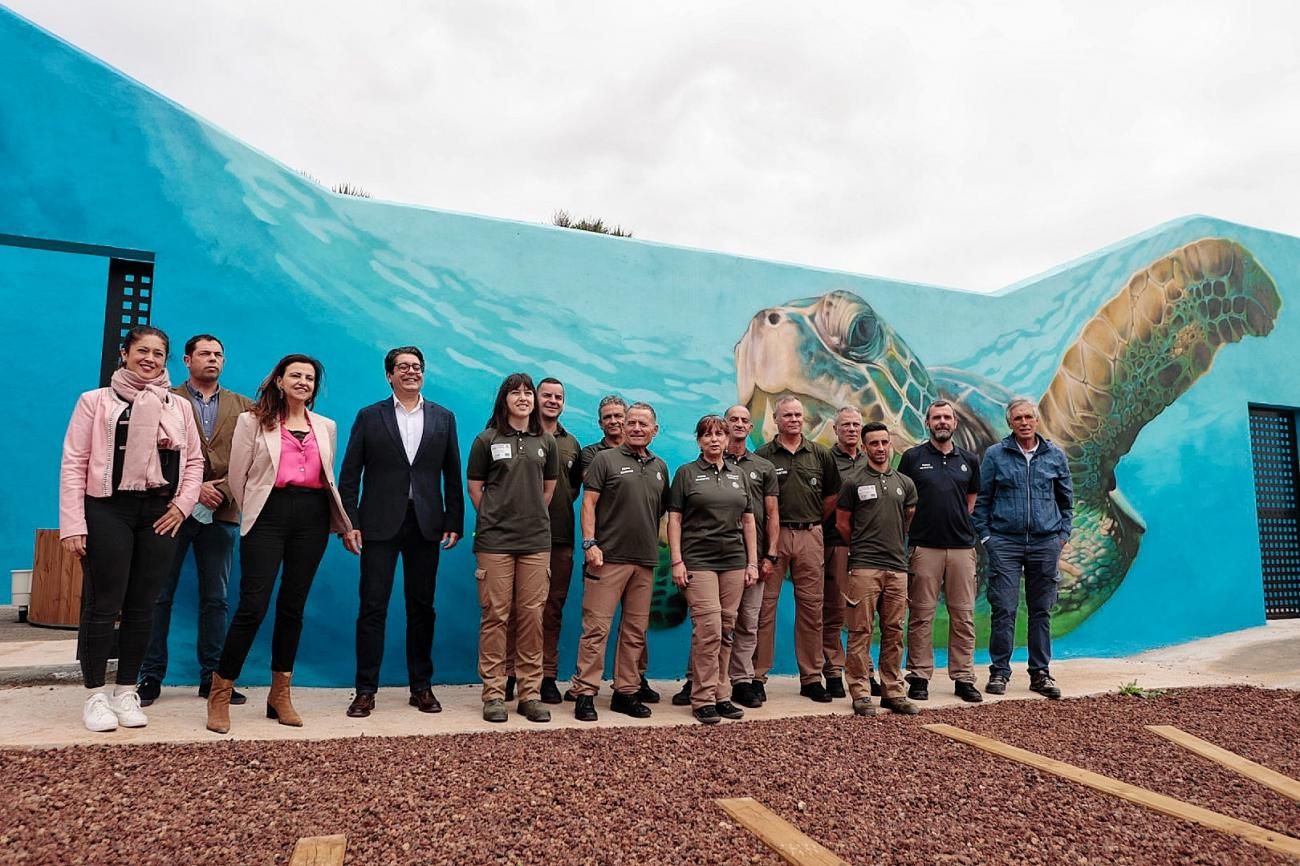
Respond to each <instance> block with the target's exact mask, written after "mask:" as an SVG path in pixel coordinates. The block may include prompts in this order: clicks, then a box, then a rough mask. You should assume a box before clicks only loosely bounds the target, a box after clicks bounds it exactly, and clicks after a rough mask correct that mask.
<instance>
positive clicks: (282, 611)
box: [217, 487, 330, 680]
mask: <svg viewBox="0 0 1300 866" xmlns="http://www.w3.org/2000/svg"><path fill="white" fill-rule="evenodd" d="M329 534H330V502H329V493H328V492H327V491H325V490H308V489H306V488H294V487H285V488H276V489H275V490H272V491H271V495H270V497H268V498H267V500H266V505H265V506H264V507H263V508H262V513H261V514H259V515H258V516H257V522H256V523H254V524H253V528H252V529H250V530H248V534H247V535H245V536H244V540H243V541H242V542H240V545H239V571H240V578H239V609H238V610H236V611H235V618H234V619H233V620H231V623H230V628H229V629H228V630H227V631H226V643H225V646H224V647H222V649H221V663H220V664H219V665H217V673H218V674H220V675H221V676H222V677H224V678H225V679H228V680H234V679H238V678H239V673H240V671H242V670H243V668H244V660H245V659H246V658H248V651H249V650H250V649H251V648H252V646H253V638H255V637H257V630H258V628H259V627H260V626H261V625H262V620H263V619H264V618H265V617H266V609H267V607H269V606H270V604H271V592H272V590H273V589H274V588H275V576H276V574H277V573H279V572H280V566H281V565H283V566H284V572H283V574H282V575H281V577H280V593H279V595H278V596H276V599H275V629H274V631H272V633H271V670H272V671H279V672H282V673H287V672H289V671H292V670H293V662H294V659H295V657H296V656H297V655H298V639H299V638H300V637H301V636H302V612H303V608H305V607H306V606H307V593H308V592H309V591H310V590H311V582H312V580H313V579H315V577H316V568H317V566H319V565H320V561H321V557H322V556H324V555H325V546H326V545H327V544H328V543H329Z"/></svg>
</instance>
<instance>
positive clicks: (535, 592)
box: [474, 550, 551, 703]
mask: <svg viewBox="0 0 1300 866" xmlns="http://www.w3.org/2000/svg"><path fill="white" fill-rule="evenodd" d="M476 556H477V557H478V568H477V569H476V570H475V571H474V576H475V577H476V578H478V601H479V608H480V609H481V611H482V615H481V618H480V620H479V631H478V675H479V679H481V680H482V681H483V702H484V703H487V702H488V701H492V700H502V699H504V698H505V696H506V625H507V623H508V622H509V621H510V611H511V608H513V609H514V612H515V622H516V625H515V628H516V635H517V637H516V640H517V646H516V654H517V656H518V658H517V660H516V664H515V675H516V676H517V677H518V678H519V687H518V692H517V694H518V697H519V700H520V701H531V700H536V699H537V698H538V697H539V696H540V694H541V691H540V690H541V686H542V606H543V605H544V604H546V590H547V587H548V586H549V585H550V582H551V577H550V570H551V569H550V561H551V553H550V551H549V550H542V551H539V552H537V553H479V554H476Z"/></svg>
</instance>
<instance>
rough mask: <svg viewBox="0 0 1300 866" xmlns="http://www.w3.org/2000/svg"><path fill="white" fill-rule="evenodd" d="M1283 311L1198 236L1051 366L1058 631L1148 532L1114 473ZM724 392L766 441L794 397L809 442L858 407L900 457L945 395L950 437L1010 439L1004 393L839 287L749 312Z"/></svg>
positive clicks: (1142, 274)
mask: <svg viewBox="0 0 1300 866" xmlns="http://www.w3.org/2000/svg"><path fill="white" fill-rule="evenodd" d="M1281 303H1282V301H1281V297H1280V296H1279V294H1278V291H1277V288H1276V286H1275V285H1274V283H1273V280H1272V278H1271V277H1270V276H1269V275H1268V273H1266V272H1265V271H1264V269H1263V268H1262V267H1261V266H1260V264H1259V263H1258V262H1257V261H1256V260H1255V258H1254V257H1253V256H1252V255H1251V254H1250V252H1249V251H1247V250H1246V249H1245V248H1243V247H1242V246H1241V245H1240V244H1237V243H1234V242H1232V241H1229V240H1223V239H1219V238H1205V239H1202V240H1199V241H1196V242H1195V243H1191V244H1188V245H1187V246H1184V247H1181V248H1180V249H1177V250H1174V251H1173V252H1171V253H1169V254H1167V255H1165V256H1162V257H1161V258H1159V259H1157V260H1156V261H1154V262H1152V263H1151V264H1149V265H1148V266H1146V267H1145V268H1143V269H1141V270H1139V271H1138V272H1137V273H1135V274H1133V275H1132V277H1130V278H1129V280H1128V282H1127V283H1125V284H1124V285H1123V286H1120V287H1119V288H1118V291H1117V292H1116V293H1115V294H1114V295H1113V296H1112V297H1111V298H1110V300H1108V301H1107V302H1106V303H1105V304H1103V305H1102V307H1101V309H1099V310H1097V312H1096V314H1095V315H1093V317H1092V318H1091V319H1090V320H1089V321H1088V322H1087V323H1086V324H1085V325H1084V326H1083V329H1082V331H1081V332H1080V333H1079V334H1078V335H1077V337H1076V339H1075V341H1074V343H1073V344H1072V345H1071V346H1070V347H1069V348H1068V349H1067V350H1066V351H1065V354H1064V355H1063V357H1061V358H1060V364H1059V366H1058V367H1057V369H1056V373H1055V375H1054V376H1053V378H1052V380H1051V383H1050V384H1049V385H1048V386H1047V390H1046V392H1045V393H1044V394H1042V395H1041V397H1040V398H1039V400H1038V412H1039V416H1040V417H1041V419H1042V420H1041V427H1040V432H1041V433H1042V435H1043V436H1044V437H1046V438H1048V439H1050V440H1052V441H1053V442H1055V443H1056V444H1057V445H1059V446H1060V447H1061V449H1062V450H1064V451H1065V453H1066V455H1067V456H1068V457H1069V460H1070V471H1071V474H1072V476H1073V479H1074V492H1075V517H1074V535H1073V537H1072V539H1071V541H1070V543H1069V544H1068V545H1066V547H1065V549H1064V550H1063V552H1062V555H1061V563H1060V566H1061V568H1060V573H1061V588H1060V600H1059V602H1058V606H1057V609H1056V612H1055V616H1054V618H1053V632H1054V633H1056V634H1058V635H1060V634H1064V633H1066V632H1069V631H1070V630H1071V629H1073V628H1074V627H1075V626H1077V625H1078V624H1079V623H1080V622H1082V621H1083V620H1084V619H1086V618H1087V617H1088V616H1089V615H1091V614H1092V613H1093V612H1094V611H1096V610H1097V609H1098V608H1099V607H1101V605H1102V604H1104V603H1105V602H1106V600H1107V599H1108V598H1110V596H1111V594H1112V593H1113V592H1114V591H1115V589H1116V588H1117V587H1118V586H1119V584H1120V582H1121V581H1123V579H1124V576H1125V574H1127V573H1128V570H1129V566H1130V565H1132V563H1133V560H1134V559H1135V558H1136V556H1137V553H1138V545H1139V541H1140V539H1141V536H1142V533H1143V532H1144V531H1145V528H1146V527H1145V525H1144V524H1143V522H1142V519H1141V517H1139V516H1138V515H1137V514H1136V513H1135V512H1134V511H1133V509H1132V508H1131V507H1130V506H1129V505H1128V503H1127V502H1126V501H1125V500H1124V497H1123V495H1122V493H1121V492H1120V491H1119V490H1117V489H1116V485H1115V466H1116V464H1118V462H1119V461H1120V460H1121V459H1122V458H1123V457H1124V455H1125V454H1127V453H1128V451H1129V449H1130V448H1131V447H1132V445H1133V442H1134V440H1135V439H1136V438H1137V436H1138V435H1139V434H1140V433H1141V431H1142V428H1143V427H1144V426H1146V424H1148V423H1149V422H1150V421H1151V420H1152V419H1153V418H1155V417H1156V416H1157V415H1159V414H1160V413H1161V412H1162V411H1164V409H1165V408H1166V407H1168V406H1169V405H1170V404H1171V403H1173V402H1174V401H1175V400H1177V399H1178V397H1179V396H1180V395H1182V394H1183V393H1184V392H1185V391H1186V390H1187V389H1188V388H1190V387H1191V386H1192V384H1193V383H1194V382H1195V381H1196V380H1197V379H1198V378H1200V377H1201V376H1202V375H1204V374H1205V373H1206V371H1208V370H1209V369H1210V366H1211V364H1213V362H1214V357H1215V354H1216V353H1217V352H1218V351H1219V349H1220V348H1221V347H1222V346H1224V345H1225V344H1227V343H1235V342H1237V341H1239V340H1241V339H1242V338H1243V337H1262V336H1265V335H1267V334H1268V333H1269V332H1270V331H1271V330H1272V328H1273V323H1274V321H1275V320H1276V319H1277V315H1278V312H1279V310H1280V308H1281ZM736 383H737V390H738V393H739V397H740V401H741V402H742V403H745V404H746V405H748V406H749V409H750V412H751V413H752V415H753V417H754V419H755V422H756V423H758V422H759V421H760V419H762V423H763V427H762V430H761V435H762V437H763V438H764V439H768V438H771V436H772V435H774V433H775V429H774V425H773V419H772V407H773V403H774V401H775V399H776V398H777V397H778V396H780V395H781V394H785V393H790V394H794V395H795V396H797V397H799V398H800V400H801V401H802V402H803V405H804V412H805V418H806V422H807V427H806V432H807V434H808V435H809V436H811V437H813V438H815V439H817V440H819V441H822V442H825V443H830V442H833V441H834V439H835V436H834V432H833V431H832V429H831V424H832V421H833V419H834V415H835V412H836V410H837V409H838V408H839V407H841V406H846V405H847V406H856V407H858V408H859V409H861V411H862V417H863V420H865V421H879V422H881V423H883V424H885V425H886V426H887V427H888V428H889V430H890V431H891V434H892V436H893V440H894V443H893V444H894V448H895V451H896V452H901V451H902V450H904V449H906V448H910V447H911V446H913V445H916V444H917V443H919V442H923V441H924V440H925V439H926V437H927V433H926V429H925V424H924V417H925V410H926V407H927V406H928V405H929V404H930V403H931V402H933V401H934V400H936V399H944V400H948V401H950V402H951V403H952V404H953V405H954V407H955V408H956V411H957V415H958V422H959V426H958V430H957V434H956V435H955V436H954V439H955V440H956V441H957V443H958V444H959V445H962V446H963V447H966V448H969V449H970V450H972V451H974V452H976V453H977V454H980V455H982V454H983V452H984V449H985V448H987V447H988V446H989V445H991V444H992V443H993V442H995V441H997V440H998V439H1000V438H1002V437H1003V436H1005V435H1006V434H1007V427H1006V422H1005V420H1004V419H1005V409H1006V405H1007V402H1008V400H1010V399H1011V397H1012V395H1013V392H1012V390H1010V389H1009V388H1008V387H1007V386H1008V385H1013V384H1014V383H998V382H992V381H989V380H987V379H985V378H983V377H982V376H980V375H979V374H977V373H975V372H973V371H969V370H958V369H953V368H949V367H939V366H926V364H925V363H924V359H922V358H918V357H917V355H916V354H915V353H914V352H913V351H912V349H911V348H910V347H909V346H908V344H907V343H906V341H904V339H903V337H902V335H901V334H899V333H898V331H896V330H895V329H894V328H893V327H892V326H891V325H890V324H889V323H888V322H886V321H884V320H883V319H881V318H880V316H879V315H877V313H876V312H875V310H873V309H872V307H871V305H870V304H868V303H867V302H866V301H865V300H863V299H862V298H860V297H858V296H857V295H855V294H852V293H850V292H845V291H835V292H830V293H829V294H825V295H822V296H821V297H816V298H805V299H802V300H794V301H790V302H788V303H786V304H783V305H781V306H779V307H770V308H768V309H765V310H761V311H759V312H758V313H757V314H756V315H755V316H754V317H753V319H751V320H750V323H749V327H748V329H747V330H746V331H745V333H744V335H743V336H742V337H741V338H740V342H739V343H737V344H736ZM755 435H759V433H758V431H756V434H755ZM981 573H982V570H981ZM981 580H982V577H981ZM984 618H985V619H987V613H985V617H984ZM981 625H983V626H984V627H983V628H981V629H980V630H981V632H982V633H983V632H985V631H986V628H987V626H986V623H983V624H981ZM935 633H936V636H937V635H938V634H939V633H940V630H939V629H936V630H935Z"/></svg>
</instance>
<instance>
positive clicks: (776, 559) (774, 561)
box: [763, 553, 781, 565]
mask: <svg viewBox="0 0 1300 866" xmlns="http://www.w3.org/2000/svg"><path fill="white" fill-rule="evenodd" d="M763 558H764V559H766V560H767V561H768V562H770V563H772V564H773V565H776V564H777V563H778V562H780V561H781V557H779V556H773V555H772V554H770V553H765V554H763Z"/></svg>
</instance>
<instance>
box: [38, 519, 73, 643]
mask: <svg viewBox="0 0 1300 866" xmlns="http://www.w3.org/2000/svg"><path fill="white" fill-rule="evenodd" d="M81 581H82V573H81V560H80V559H78V558H77V557H75V556H73V555H72V554H70V553H66V552H65V551H64V550H63V546H62V545H61V544H59V531H58V530H57V529H38V530H36V552H35V554H34V555H33V557H32V600H31V603H30V604H29V605H28V608H27V620H28V622H30V623H32V624H33V625H45V626H55V627H59V628H76V627H77V624H78V623H79V622H80V621H81Z"/></svg>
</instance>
